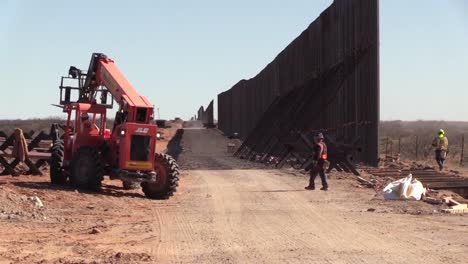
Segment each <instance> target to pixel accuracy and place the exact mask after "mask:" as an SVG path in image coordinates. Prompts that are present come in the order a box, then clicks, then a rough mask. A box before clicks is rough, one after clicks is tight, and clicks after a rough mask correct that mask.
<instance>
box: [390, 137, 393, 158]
mask: <svg viewBox="0 0 468 264" xmlns="http://www.w3.org/2000/svg"><path fill="white" fill-rule="evenodd" d="M390 157H393V139H392V140H390Z"/></svg>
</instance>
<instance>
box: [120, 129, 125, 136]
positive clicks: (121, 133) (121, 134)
mask: <svg viewBox="0 0 468 264" xmlns="http://www.w3.org/2000/svg"><path fill="white" fill-rule="evenodd" d="M125 132H126V131H125V129H122V130H120V136H122V137H124V136H125Z"/></svg>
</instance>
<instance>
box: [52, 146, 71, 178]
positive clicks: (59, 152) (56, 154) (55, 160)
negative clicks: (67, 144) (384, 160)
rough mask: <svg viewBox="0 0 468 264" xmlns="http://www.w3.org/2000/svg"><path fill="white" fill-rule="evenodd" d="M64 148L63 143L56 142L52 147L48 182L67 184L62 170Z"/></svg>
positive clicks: (65, 175)
mask: <svg viewBox="0 0 468 264" xmlns="http://www.w3.org/2000/svg"><path fill="white" fill-rule="evenodd" d="M63 157H64V147H63V141H62V140H57V141H55V143H54V145H53V146H52V153H51V155H50V182H51V183H52V184H58V185H63V184H65V183H66V182H67V178H68V176H67V174H66V173H65V171H64V170H63Z"/></svg>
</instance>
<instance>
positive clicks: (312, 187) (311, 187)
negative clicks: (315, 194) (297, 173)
mask: <svg viewBox="0 0 468 264" xmlns="http://www.w3.org/2000/svg"><path fill="white" fill-rule="evenodd" d="M304 189H306V190H310V191H313V190H315V187H314V186H310V185H309V186H307V187H305V188H304Z"/></svg>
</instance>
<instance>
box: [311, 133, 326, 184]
mask: <svg viewBox="0 0 468 264" xmlns="http://www.w3.org/2000/svg"><path fill="white" fill-rule="evenodd" d="M314 143H315V146H314V153H313V163H312V168H311V169H310V179H309V186H307V187H305V189H306V190H315V178H316V177H317V175H320V179H321V180H322V188H321V189H320V190H322V191H327V190H328V183H327V176H326V175H325V163H327V158H328V157H327V145H326V144H325V142H324V137H323V134H322V133H318V134H317V135H316V136H315V137H314Z"/></svg>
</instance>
